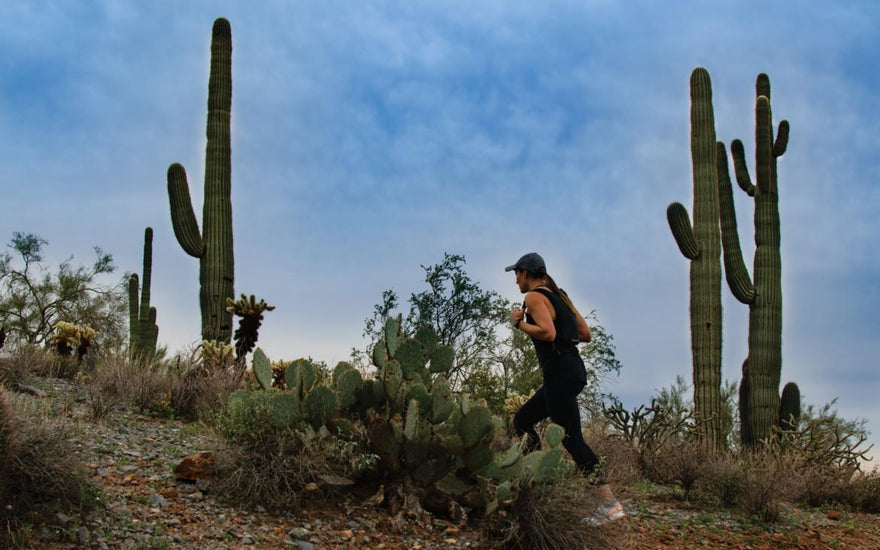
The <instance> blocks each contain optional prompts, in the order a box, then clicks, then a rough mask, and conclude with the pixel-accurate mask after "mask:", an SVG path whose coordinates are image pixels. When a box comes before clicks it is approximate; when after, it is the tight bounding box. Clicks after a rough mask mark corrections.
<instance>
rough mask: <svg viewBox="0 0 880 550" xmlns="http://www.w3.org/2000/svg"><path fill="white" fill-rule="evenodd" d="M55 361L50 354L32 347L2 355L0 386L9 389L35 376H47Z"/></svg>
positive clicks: (55, 358) (0, 360) (0, 358)
mask: <svg viewBox="0 0 880 550" xmlns="http://www.w3.org/2000/svg"><path fill="white" fill-rule="evenodd" d="M4 351H5V350H4ZM57 359H58V357H57V356H56V355H54V354H52V353H51V352H49V351H47V350H44V349H40V348H36V347H32V346H29V347H25V348H21V349H19V350H15V351H14V352H8V353H4V355H3V356H2V357H0V384H4V385H6V386H7V387H9V386H12V385H13V384H16V383H19V384H23V383H26V382H27V381H28V380H29V379H31V378H33V377H35V376H48V375H50V374H51V373H52V371H53V370H54V366H53V365H54V364H55V363H56V361H57Z"/></svg>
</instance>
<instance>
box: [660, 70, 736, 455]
mask: <svg viewBox="0 0 880 550" xmlns="http://www.w3.org/2000/svg"><path fill="white" fill-rule="evenodd" d="M690 86H691V163H692V170H693V182H694V222H693V226H691V223H690V220H689V218H688V213H687V210H686V209H685V207H684V206H683V205H682V204H681V203H678V202H675V203H672V204H670V205H669V208H668V209H667V211H666V213H667V218H668V220H669V227H670V228H671V229H672V235H673V237H675V242H676V243H677V244H678V247H679V249H680V250H681V252H682V254H684V256H685V258H687V259H689V260H690V315H691V354H692V361H693V380H694V405H695V416H696V417H697V418H698V419H700V421H701V422H702V425H703V426H704V430H705V431H704V433H705V438H706V441H707V442H709V444H710V445H711V446H713V447H715V448H719V447H720V446H721V445H722V443H723V442H722V438H723V433H722V428H721V423H722V415H721V234H720V230H719V227H718V215H719V214H718V187H717V185H718V184H717V179H718V176H717V173H716V169H717V166H716V162H715V115H714V113H713V110H712V83H711V81H710V79H709V73H708V72H707V71H706V69H703V68H700V67H698V68H696V69H694V71H693V73H691V82H690Z"/></svg>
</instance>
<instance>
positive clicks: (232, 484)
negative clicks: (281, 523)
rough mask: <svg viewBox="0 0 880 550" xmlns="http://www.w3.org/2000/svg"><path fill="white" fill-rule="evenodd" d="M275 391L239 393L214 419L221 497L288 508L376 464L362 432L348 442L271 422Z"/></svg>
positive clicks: (321, 431)
mask: <svg viewBox="0 0 880 550" xmlns="http://www.w3.org/2000/svg"><path fill="white" fill-rule="evenodd" d="M277 392H278V390H274V389H272V390H266V391H252V392H248V391H240V392H237V393H235V394H233V395H232V396H231V397H230V399H229V400H228V402H227V404H226V406H225V407H224V408H223V409H222V411H221V412H220V413H219V414H218V415H217V416H216V417H215V419H214V426H215V429H216V431H217V433H218V434H219V435H220V436H221V437H222V444H221V445H220V447H219V449H218V451H217V453H216V455H217V457H216V460H215V464H216V465H215V468H216V479H217V482H216V483H217V486H218V491H219V493H220V494H223V495H225V496H226V497H227V498H229V499H230V500H232V501H235V502H239V503H244V504H261V505H264V506H267V507H270V508H282V507H288V506H291V505H294V504H296V503H298V502H299V501H300V499H301V498H302V497H303V496H304V495H306V494H307V490H308V489H314V488H315V486H316V485H318V484H322V483H328V482H329V483H330V484H331V485H332V484H336V483H339V481H340V480H343V481H344V480H345V479H348V478H356V477H358V476H359V475H360V474H361V473H362V472H364V471H366V470H369V469H370V468H372V467H373V466H374V465H375V463H376V459H375V457H374V456H373V455H370V454H368V453H366V452H365V451H363V448H364V445H363V439H362V437H361V435H360V434H352V437H351V438H347V439H346V438H342V437H337V436H334V435H332V434H330V433H329V432H328V431H327V430H326V428H323V427H322V428H320V429H318V430H314V429H313V428H312V427H311V426H310V425H308V424H306V423H297V424H293V425H287V424H282V423H280V422H277V421H272V420H271V419H270V413H269V408H270V405H269V403H270V401H271V398H272V396H273V395H275V394H277Z"/></svg>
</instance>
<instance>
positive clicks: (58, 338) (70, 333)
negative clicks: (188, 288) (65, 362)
mask: <svg viewBox="0 0 880 550" xmlns="http://www.w3.org/2000/svg"><path fill="white" fill-rule="evenodd" d="M49 344H50V345H51V346H52V347H53V348H55V351H56V352H57V353H58V355H60V356H62V357H70V355H71V354H73V348H75V347H76V346H77V345H79V327H78V326H76V325H75V324H73V323H68V322H67V321H58V323H56V324H55V333H54V334H53V335H52V336H51V337H49Z"/></svg>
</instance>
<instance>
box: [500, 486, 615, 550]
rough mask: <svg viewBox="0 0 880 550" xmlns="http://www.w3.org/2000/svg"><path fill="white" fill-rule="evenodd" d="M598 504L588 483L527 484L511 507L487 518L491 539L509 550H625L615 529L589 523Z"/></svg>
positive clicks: (515, 496) (514, 497)
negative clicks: (600, 549) (621, 549)
mask: <svg viewBox="0 0 880 550" xmlns="http://www.w3.org/2000/svg"><path fill="white" fill-rule="evenodd" d="M598 504H599V502H598V500H597V499H596V496H595V492H594V488H593V486H592V485H590V484H588V483H587V482H586V481H585V480H578V481H575V482H573V481H572V480H571V479H570V478H562V479H559V480H558V481H556V482H553V483H526V484H524V485H522V486H521V487H520V489H519V490H518V491H517V492H516V494H515V495H514V496H513V498H512V501H511V502H510V505H509V506H506V507H505V508H504V509H502V510H500V511H498V512H496V513H495V514H493V515H492V516H489V518H487V521H486V532H487V534H488V535H487V536H488V537H490V538H491V539H492V543H493V547H494V545H500V547H502V548H504V549H505V550H556V549H558V548H566V549H570V550H590V549H594V548H622V547H624V546H623V541H622V540H621V538H622V535H621V534H620V533H618V532H616V531H615V529H614V527H613V526H609V527H593V526H591V525H589V524H588V523H587V522H586V521H585V519H586V518H588V517H590V515H591V514H592V513H593V511H594V510H595V509H596V507H597V506H598Z"/></svg>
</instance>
